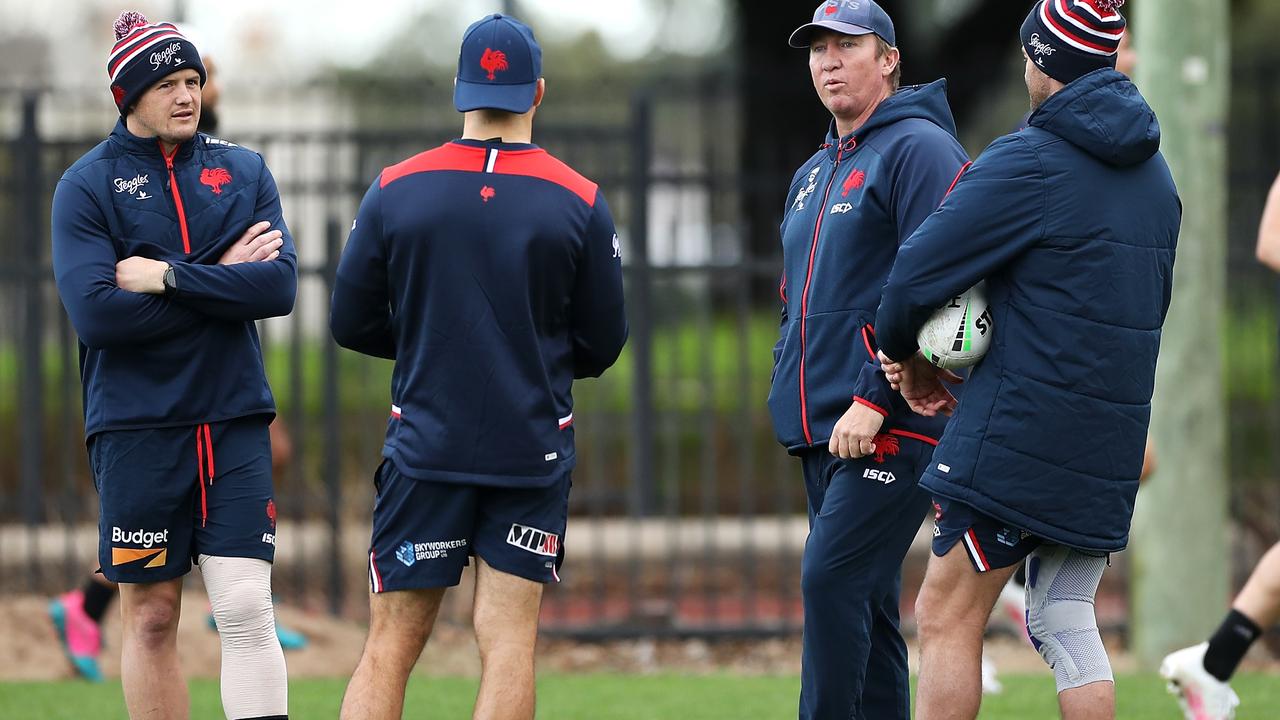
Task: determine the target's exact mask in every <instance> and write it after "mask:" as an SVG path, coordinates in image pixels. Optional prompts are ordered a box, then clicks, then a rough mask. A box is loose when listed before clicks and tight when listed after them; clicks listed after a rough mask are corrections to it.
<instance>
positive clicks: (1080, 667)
mask: <svg viewBox="0 0 1280 720" xmlns="http://www.w3.org/2000/svg"><path fill="white" fill-rule="evenodd" d="M1106 567H1107V559H1106V558H1105V557H1097V556H1093V555H1086V554H1084V553H1082V552H1080V551H1078V550H1072V549H1070V548H1066V547H1063V546H1061V545H1048V546H1042V547H1040V548H1038V549H1036V550H1035V551H1034V552H1032V553H1031V556H1030V557H1029V558H1028V559H1027V631H1028V632H1029V633H1030V635H1031V642H1032V643H1033V644H1035V646H1036V649H1037V650H1038V651H1040V656H1041V657H1042V658H1044V661H1045V662H1046V663H1048V664H1049V667H1051V668H1053V676H1054V679H1055V680H1056V681H1057V684H1058V692H1062V691H1063V690H1069V689H1071V688H1077V687H1081V686H1082V685H1088V684H1089V683H1093V682H1099V681H1102V680H1113V679H1114V678H1113V676H1112V674H1111V662H1110V661H1109V660H1108V659H1107V651H1106V648H1104V647H1103V646H1102V637H1101V636H1100V635H1099V634H1098V620H1097V616H1096V615H1095V614H1094V605H1093V602H1094V595H1095V594H1097V592H1098V582H1099V581H1101V580H1102V572H1103V570H1105V569H1106Z"/></svg>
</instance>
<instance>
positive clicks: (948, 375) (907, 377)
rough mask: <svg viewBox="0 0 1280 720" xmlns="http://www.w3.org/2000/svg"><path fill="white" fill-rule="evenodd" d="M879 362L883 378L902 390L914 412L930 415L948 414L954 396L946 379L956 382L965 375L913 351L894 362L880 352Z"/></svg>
mask: <svg viewBox="0 0 1280 720" xmlns="http://www.w3.org/2000/svg"><path fill="white" fill-rule="evenodd" d="M880 364H881V365H882V366H883V368H884V374H885V378H886V379H887V380H888V381H889V384H890V385H891V386H892V387H893V389H894V390H897V391H898V392H900V393H902V399H904V400H906V401H907V405H909V406H910V407H911V409H912V411H914V412H915V413H916V414H918V415H924V416H925V417H933V416H934V415H937V414H938V413H942V414H943V415H946V416H948V417H950V415H951V413H952V412H953V411H955V408H956V398H955V396H954V395H952V394H951V391H950V390H948V389H947V386H946V384H945V383H950V384H952V385H957V384H959V383H962V382H964V379H963V378H961V377H960V376H958V375H956V374H955V373H953V372H951V371H950V370H943V369H941V368H939V367H938V366H936V365H934V364H933V363H931V362H929V361H928V360H926V359H925V357H924V355H921V354H920V353H916V354H915V355H913V356H911V357H910V358H909V359H907V360H906V361H904V362H894V361H893V360H890V359H889V358H888V357H886V356H885V354H884V353H880Z"/></svg>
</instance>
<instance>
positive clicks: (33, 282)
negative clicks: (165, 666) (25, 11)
mask: <svg viewBox="0 0 1280 720" xmlns="http://www.w3.org/2000/svg"><path fill="white" fill-rule="evenodd" d="M38 116H39V96H38V95H37V94H36V93H34V92H31V93H27V94H25V95H24V96H23V98H22V130H21V131H20V132H19V134H18V139H17V147H16V148H15V150H14V156H15V158H16V159H17V163H16V164H17V166H18V167H19V168H21V170H19V171H18V173H19V174H18V175H17V177H21V178H23V182H21V183H19V184H18V214H19V217H21V218H22V220H21V221H20V223H19V227H20V228H22V230H21V232H22V241H21V242H22V257H23V258H24V263H23V264H24V266H25V267H24V270H23V273H22V287H23V292H22V299H23V300H22V302H23V306H24V308H23V309H24V312H23V322H22V331H21V332H22V335H21V337H22V348H21V350H20V351H19V355H18V357H19V360H18V385H19V389H18V406H19V408H20V410H19V417H21V418H22V422H21V423H20V426H21V428H22V429H21V433H22V436H21V437H22V449H21V451H20V453H21V457H22V461H21V466H20V467H21V470H20V472H21V487H22V501H21V502H22V519H23V521H24V522H25V523H26V525H27V530H28V536H27V537H28V548H27V549H28V565H29V572H28V575H27V583H28V585H29V587H30V588H31V589H35V588H36V587H38V584H39V580H40V577H41V575H42V572H41V569H42V565H41V563H40V562H39V554H38V553H37V552H36V547H35V543H36V534H35V533H36V527H37V526H38V525H40V524H42V523H43V522H44V520H45V513H44V472H45V468H44V367H43V361H44V352H43V345H44V342H43V341H44V307H45V303H44V300H43V298H42V297H41V295H42V293H41V289H42V288H43V287H44V284H45V281H46V276H45V269H44V258H45V252H44V245H45V242H44V238H45V233H44V228H45V212H46V209H45V206H44V202H43V199H44V198H43V194H44V192H45V189H46V188H45V183H44V179H43V172H42V163H41V157H40V155H41V152H42V149H43V148H42V144H41V139H40V129H39V124H38Z"/></svg>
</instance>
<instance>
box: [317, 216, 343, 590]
mask: <svg viewBox="0 0 1280 720" xmlns="http://www.w3.org/2000/svg"><path fill="white" fill-rule="evenodd" d="M341 231H342V230H341V226H340V225H339V224H338V221H337V220H335V219H333V218H329V220H327V221H326V222H325V226H324V244H325V261H324V263H325V264H324V279H325V287H326V288H327V292H326V293H325V297H326V298H329V297H332V296H333V285H334V280H335V278H336V277H337V273H338V254H339V253H340V252H341V249H340V248H339V246H338V238H339V236H340V233H341ZM325 314H326V316H327V315H328V313H325ZM324 327H325V328H328V322H325V323H324ZM321 345H322V346H323V347H324V361H323V365H324V371H323V372H324V382H323V385H324V439H325V442H324V470H323V475H324V487H325V499H326V500H327V501H328V507H327V508H326V511H327V514H328V520H329V612H331V613H333V614H334V615H340V614H341V613H342V608H343V605H344V602H343V601H344V599H345V598H344V595H343V591H344V587H345V583H344V582H343V578H342V566H343V555H342V547H343V545H342V472H341V467H340V465H341V462H342V442H341V441H342V428H341V423H340V418H339V413H340V412H341V408H340V407H339V403H338V345H337V344H336V343H335V342H334V341H333V338H331V337H329V333H328V331H327V329H326V331H325V332H324V339H323V340H322V342H321Z"/></svg>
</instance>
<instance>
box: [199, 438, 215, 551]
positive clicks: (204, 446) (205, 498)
mask: <svg viewBox="0 0 1280 720" xmlns="http://www.w3.org/2000/svg"><path fill="white" fill-rule="evenodd" d="M206 456H207V457H208V478H209V484H210V485H213V475H214V470H213V435H212V433H211V431H210V430H209V423H204V424H202V425H197V426H196V468H197V469H196V484H197V485H199V486H200V527H204V526H206V525H208V524H209V494H208V491H207V489H206V488H205V485H204V479H205V477H206V476H205V458H206Z"/></svg>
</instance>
